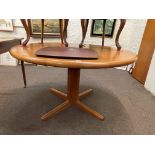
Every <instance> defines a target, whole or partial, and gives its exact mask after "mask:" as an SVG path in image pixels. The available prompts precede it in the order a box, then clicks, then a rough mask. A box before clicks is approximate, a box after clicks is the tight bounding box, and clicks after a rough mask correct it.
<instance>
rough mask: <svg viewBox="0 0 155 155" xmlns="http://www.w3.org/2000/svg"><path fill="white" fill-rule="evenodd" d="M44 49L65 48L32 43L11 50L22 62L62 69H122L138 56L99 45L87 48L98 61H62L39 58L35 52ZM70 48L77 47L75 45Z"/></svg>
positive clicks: (53, 44)
mask: <svg viewBox="0 0 155 155" xmlns="http://www.w3.org/2000/svg"><path fill="white" fill-rule="evenodd" d="M44 47H62V48H63V47H64V45H62V44H60V43H44V44H41V43H32V44H28V45H27V46H22V45H17V46H14V47H13V48H11V49H10V54H11V55H12V56H13V57H15V58H17V59H19V60H22V61H25V62H29V63H34V64H39V65H47V66H55V67H62V68H111V67H120V66H125V65H128V64H131V63H133V62H135V61H136V60H137V55H136V54H135V53H132V52H130V51H127V50H123V49H122V50H120V51H117V49H116V48H112V47H108V46H105V47H101V46H99V45H86V47H85V48H90V49H93V50H95V51H97V52H98V55H99V58H98V59H66V58H65V59H62V58H49V57H38V56H36V55H35V52H36V51H37V50H39V49H40V48H44ZM69 47H75V46H73V45H71V46H69Z"/></svg>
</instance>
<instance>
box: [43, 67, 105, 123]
mask: <svg viewBox="0 0 155 155" xmlns="http://www.w3.org/2000/svg"><path fill="white" fill-rule="evenodd" d="M79 82H80V69H70V68H69V69H68V92H67V94H65V93H63V92H61V91H59V90H57V89H54V88H51V89H50V92H51V93H53V94H54V95H56V96H58V97H60V98H61V99H63V100H64V102H63V103H62V104H60V105H58V106H57V107H55V108H54V109H52V110H50V111H49V112H47V113H46V114H44V115H43V116H42V117H41V119H42V120H47V119H49V118H51V117H53V116H55V115H56V114H57V113H59V112H61V111H63V110H65V109H67V108H69V107H70V106H75V107H78V108H80V109H82V110H83V111H85V112H87V113H89V114H91V115H92V116H94V117H96V118H97V119H99V120H104V116H102V115H101V114H99V113H98V112H96V111H95V110H93V109H91V108H90V107H88V106H87V105H85V104H84V103H82V102H81V101H80V99H82V98H84V97H86V96H88V95H90V94H91V93H92V92H93V90H92V89H88V90H85V91H83V92H81V93H79Z"/></svg>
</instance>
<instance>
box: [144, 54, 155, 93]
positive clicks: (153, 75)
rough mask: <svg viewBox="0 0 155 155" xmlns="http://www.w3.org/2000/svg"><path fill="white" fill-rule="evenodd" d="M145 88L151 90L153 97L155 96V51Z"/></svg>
mask: <svg viewBox="0 0 155 155" xmlns="http://www.w3.org/2000/svg"><path fill="white" fill-rule="evenodd" d="M145 88H146V89H147V90H149V91H150V92H151V93H152V94H153V95H155V51H154V54H153V57H152V60H151V64H150V68H149V71H148V75H147V78H146V81H145Z"/></svg>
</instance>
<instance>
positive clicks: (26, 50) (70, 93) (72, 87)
mask: <svg viewBox="0 0 155 155" xmlns="http://www.w3.org/2000/svg"><path fill="white" fill-rule="evenodd" d="M70 46H71V45H70ZM77 46H78V45H77ZM44 47H61V48H66V46H65V45H63V44H60V43H55V44H54V43H53V44H51V43H48V44H41V43H40V44H39V43H34V44H29V45H27V46H15V47H13V48H12V49H11V50H10V53H11V55H12V56H13V57H15V58H17V59H19V60H22V61H26V62H31V63H36V64H41V65H47V66H55V67H65V68H68V84H67V94H65V93H63V92H61V91H59V90H57V89H55V88H51V89H50V92H51V93H53V94H54V95H56V96H58V97H60V98H61V99H63V100H64V102H63V103H62V104H60V105H58V106H57V107H55V108H54V109H52V110H50V111H49V112H47V113H46V114H44V115H43V116H42V117H41V119H42V120H48V119H49V118H51V117H54V116H55V115H56V114H58V113H59V112H61V111H63V110H65V109H67V108H69V107H70V106H75V107H78V108H80V109H81V110H83V111H85V112H87V113H89V114H90V115H92V116H94V117H95V118H97V119H99V120H104V116H103V115H101V114H100V113H98V112H97V111H95V110H93V109H92V108H90V107H88V106H87V105H85V104H84V103H83V102H82V101H81V99H82V98H84V97H86V96H88V95H90V94H91V93H92V89H88V90H85V91H84V92H81V93H80V92H79V87H80V69H87V68H109V67H116V66H123V65H128V64H131V63H133V62H135V61H136V60H137V55H136V54H134V53H132V52H129V51H126V50H120V51H117V49H115V48H111V47H102V46H97V45H87V47H86V48H89V49H92V50H95V51H96V52H97V53H98V55H99V58H98V59H95V60H88V59H86V60H84V59H62V58H61V59H60V58H46V57H37V56H36V54H35V53H36V51H37V50H39V49H40V48H44ZM73 47H75V45H73ZM74 49H75V50H76V48H74ZM73 52H74V50H73Z"/></svg>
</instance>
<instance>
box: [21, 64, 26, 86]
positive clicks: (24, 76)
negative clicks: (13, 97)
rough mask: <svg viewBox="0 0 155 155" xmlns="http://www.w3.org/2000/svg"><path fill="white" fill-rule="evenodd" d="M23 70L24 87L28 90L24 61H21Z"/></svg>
mask: <svg viewBox="0 0 155 155" xmlns="http://www.w3.org/2000/svg"><path fill="white" fill-rule="evenodd" d="M21 68H22V73H23V80H24V87H25V88H26V86H27V83H26V74H25V66H24V61H21Z"/></svg>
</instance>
